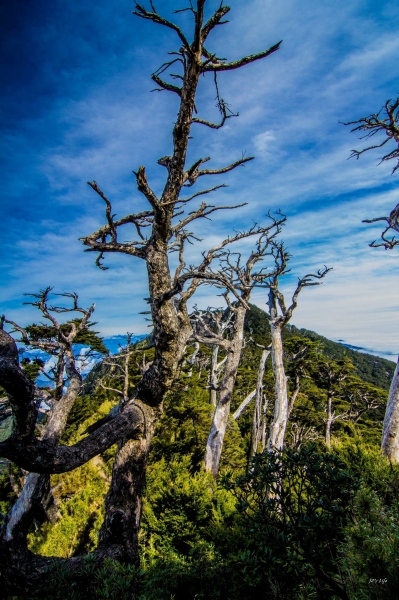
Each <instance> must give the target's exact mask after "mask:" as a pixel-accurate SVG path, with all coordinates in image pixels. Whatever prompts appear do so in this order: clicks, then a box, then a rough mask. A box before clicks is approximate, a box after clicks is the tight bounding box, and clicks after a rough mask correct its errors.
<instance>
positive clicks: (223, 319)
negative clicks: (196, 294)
mask: <svg viewBox="0 0 399 600" xmlns="http://www.w3.org/2000/svg"><path fill="white" fill-rule="evenodd" d="M233 317H234V313H233V312H231V311H230V310H229V308H226V309H223V308H217V309H212V308H211V307H208V308H207V309H206V310H201V309H199V308H198V307H197V306H194V311H193V313H192V314H191V315H190V318H191V321H192V324H193V327H194V332H195V333H194V338H195V336H196V334H199V335H201V333H204V334H205V335H206V334H210V333H211V332H213V333H214V334H216V337H217V338H219V339H220V338H225V337H226V335H227V333H228V332H229V331H230V330H231V329H232V327H233ZM195 343H196V344H198V348H199V342H198V341H196V342H195ZM211 349H212V355H211V361H210V367H209V390H210V404H211V405H212V406H216V403H217V390H218V383H219V378H220V375H221V371H222V368H223V367H224V365H225V363H226V361H227V354H226V355H225V356H224V357H223V358H222V360H220V361H219V349H220V345H219V344H218V343H215V344H212V345H211Z"/></svg>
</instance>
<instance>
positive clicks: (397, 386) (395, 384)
mask: <svg viewBox="0 0 399 600" xmlns="http://www.w3.org/2000/svg"><path fill="white" fill-rule="evenodd" d="M381 449H382V452H383V454H384V455H385V456H387V457H388V458H389V459H390V460H391V461H392V462H395V463H399V359H398V362H397V363H396V369H395V373H394V375H393V378H392V383H391V387H390V390H389V395H388V402H387V408H386V411H385V418H384V427H383V431H382V443H381Z"/></svg>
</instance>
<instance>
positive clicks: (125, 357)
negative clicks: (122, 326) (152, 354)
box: [99, 333, 144, 404]
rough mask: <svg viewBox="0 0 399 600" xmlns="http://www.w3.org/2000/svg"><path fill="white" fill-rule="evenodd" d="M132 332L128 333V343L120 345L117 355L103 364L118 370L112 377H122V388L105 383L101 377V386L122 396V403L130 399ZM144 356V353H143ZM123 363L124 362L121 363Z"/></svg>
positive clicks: (132, 351)
mask: <svg viewBox="0 0 399 600" xmlns="http://www.w3.org/2000/svg"><path fill="white" fill-rule="evenodd" d="M132 337H133V334H132V333H127V335H126V345H125V346H121V345H119V349H120V352H119V353H118V354H117V355H116V356H110V357H108V358H107V359H106V360H104V361H103V365H104V366H106V367H111V369H112V370H116V371H117V375H113V377H112V379H122V389H118V388H114V387H110V386H107V385H104V381H103V379H101V381H100V382H99V383H100V386H101V387H102V388H103V389H104V390H108V391H110V392H114V393H115V394H117V395H118V396H120V397H121V401H122V404H124V403H126V402H128V400H129V381H130V378H129V365H130V359H131V357H132V355H133V354H134V350H132V349H131V348H132ZM143 358H144V355H143ZM121 363H122V364H121Z"/></svg>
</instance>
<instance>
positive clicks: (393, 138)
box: [344, 98, 399, 250]
mask: <svg viewBox="0 0 399 600" xmlns="http://www.w3.org/2000/svg"><path fill="white" fill-rule="evenodd" d="M344 124H345V125H355V127H354V128H353V129H352V130H351V131H362V132H363V131H365V132H366V133H365V135H364V136H362V137H361V138H360V139H370V138H372V137H374V136H375V135H378V134H380V133H382V134H385V137H383V139H382V141H381V142H380V143H378V144H377V143H376V144H371V145H369V146H366V147H365V148H363V149H362V150H352V154H351V155H350V157H349V158H352V157H355V158H357V159H359V158H360V156H361V155H362V154H363V153H364V152H368V151H369V150H375V149H377V148H382V147H383V146H385V144H388V143H389V142H394V144H395V145H396V148H394V149H393V150H391V151H390V152H388V153H387V154H385V155H384V156H382V158H381V159H380V164H381V163H382V162H387V161H391V160H395V161H397V162H396V165H395V166H394V167H393V169H392V174H394V173H395V172H396V171H397V169H398V168H399V98H396V100H387V102H386V103H385V105H384V107H383V108H381V110H380V111H379V112H378V113H375V114H372V115H369V116H368V117H363V118H361V119H358V120H357V121H349V122H348V123H344ZM377 221H385V222H386V223H387V227H386V228H385V229H384V231H383V232H382V233H381V240H382V241H380V242H378V243H377V240H374V241H373V242H371V244H369V245H370V246H371V247H373V248H378V247H381V246H382V247H383V248H385V249H386V250H392V248H394V247H395V246H397V245H398V244H399V240H396V239H395V237H392V238H391V239H389V238H387V237H386V235H387V234H388V232H389V231H390V230H393V231H396V232H398V231H399V204H397V205H396V206H395V208H394V209H393V210H392V211H391V212H390V214H389V216H388V217H376V218H374V219H365V220H364V221H363V223H376V222H377Z"/></svg>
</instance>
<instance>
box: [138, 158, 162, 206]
mask: <svg viewBox="0 0 399 600" xmlns="http://www.w3.org/2000/svg"><path fill="white" fill-rule="evenodd" d="M133 173H134V174H135V176H136V180H137V187H138V189H139V191H140V192H141V193H142V194H144V196H145V197H146V198H147V200H148V202H149V203H150V204H151V206H152V208H153V209H154V211H155V212H158V210H159V200H158V198H157V197H156V195H155V194H154V192H153V191H152V189H151V188H150V186H149V185H148V182H147V176H146V173H145V167H139V168H138V171H137V172H136V171H133Z"/></svg>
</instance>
